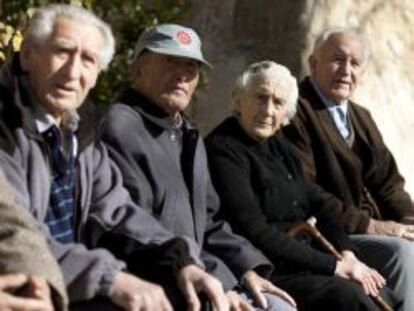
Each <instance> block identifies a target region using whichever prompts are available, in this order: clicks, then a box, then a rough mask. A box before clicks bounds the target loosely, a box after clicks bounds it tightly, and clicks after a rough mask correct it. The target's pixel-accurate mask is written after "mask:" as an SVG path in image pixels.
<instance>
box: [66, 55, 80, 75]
mask: <svg viewBox="0 0 414 311" xmlns="http://www.w3.org/2000/svg"><path fill="white" fill-rule="evenodd" d="M81 69H82V68H81V61H80V57H79V56H78V55H72V56H71V57H68V59H67V61H66V63H65V65H64V73H65V75H66V77H67V78H69V79H71V80H74V79H77V78H79V77H80V74H81Z"/></svg>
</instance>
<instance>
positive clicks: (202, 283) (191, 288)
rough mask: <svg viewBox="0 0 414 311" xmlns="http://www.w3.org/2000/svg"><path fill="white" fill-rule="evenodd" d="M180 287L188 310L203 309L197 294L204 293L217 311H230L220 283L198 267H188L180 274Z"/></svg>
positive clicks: (196, 310)
mask: <svg viewBox="0 0 414 311" xmlns="http://www.w3.org/2000/svg"><path fill="white" fill-rule="evenodd" d="M178 286H179V287H180V289H181V291H182V293H183V294H184V296H185V297H186V299H187V305H188V310H190V311H198V310H200V309H201V305H200V300H199V299H198V296H197V293H201V292H202V293H204V294H206V295H207V297H208V298H209V300H210V301H211V303H212V304H213V306H214V310H216V311H228V310H230V308H229V303H228V301H227V297H226V295H225V293H224V291H223V286H222V285H221V283H220V281H218V280H217V279H216V278H214V277H212V276H211V275H209V274H208V273H206V272H205V271H203V270H202V269H200V268H199V267H197V266H196V265H188V266H186V267H184V268H182V269H181V270H180V272H179V273H178Z"/></svg>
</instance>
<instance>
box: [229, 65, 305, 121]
mask: <svg viewBox="0 0 414 311" xmlns="http://www.w3.org/2000/svg"><path fill="white" fill-rule="evenodd" d="M258 78H267V79H272V80H274V81H276V82H277V83H278V84H280V85H282V86H284V87H286V88H287V90H288V94H287V96H286V98H284V100H285V101H286V103H285V105H286V110H287V112H286V116H285V118H284V119H283V120H282V125H287V124H289V122H290V120H291V119H292V118H293V117H294V116H295V114H296V107H297V101H298V96H299V91H298V85H297V80H296V78H295V77H294V76H293V75H292V74H291V73H290V71H289V69H287V68H286V67H285V66H283V65H280V64H278V63H276V62H274V61H271V60H265V61H261V62H257V63H253V64H251V65H250V66H248V67H247V68H246V69H245V70H244V71H243V72H242V73H241V74H240V75H239V76H238V77H237V79H236V81H235V84H234V87H233V91H232V105H231V106H232V111H233V114H237V112H236V111H235V109H234V108H235V101H236V100H238V99H240V98H242V97H243V92H244V91H245V90H246V88H247V87H248V86H249V84H250V83H251V81H253V80H254V79H258Z"/></svg>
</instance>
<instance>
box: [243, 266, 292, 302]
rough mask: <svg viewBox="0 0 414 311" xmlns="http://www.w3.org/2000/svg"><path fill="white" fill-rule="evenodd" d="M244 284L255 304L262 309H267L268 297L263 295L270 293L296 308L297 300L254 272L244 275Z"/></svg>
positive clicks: (250, 271)
mask: <svg viewBox="0 0 414 311" xmlns="http://www.w3.org/2000/svg"><path fill="white" fill-rule="evenodd" d="M243 283H244V285H245V286H246V288H247V289H248V290H249V291H250V294H251V295H252V297H253V300H254V302H255V303H256V304H257V305H258V306H259V307H260V308H263V309H266V308H267V301H266V297H265V296H264V295H263V293H269V294H272V295H275V296H278V297H280V298H282V299H283V300H285V301H286V302H287V303H289V304H290V305H292V306H293V307H296V302H295V300H294V299H293V298H292V297H291V296H290V295H289V294H288V293H286V292H285V291H284V290H282V289H280V288H278V287H276V286H274V285H273V284H272V283H271V282H269V281H268V280H265V279H264V278H262V277H261V276H259V275H258V274H257V273H256V272H254V271H253V270H249V271H247V272H246V273H244V274H243Z"/></svg>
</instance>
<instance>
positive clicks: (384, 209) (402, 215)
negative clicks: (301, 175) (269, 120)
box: [285, 28, 414, 310]
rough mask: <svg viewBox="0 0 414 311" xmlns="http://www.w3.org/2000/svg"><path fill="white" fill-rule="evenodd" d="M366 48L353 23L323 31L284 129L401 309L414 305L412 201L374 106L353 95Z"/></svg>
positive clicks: (307, 170)
mask: <svg viewBox="0 0 414 311" xmlns="http://www.w3.org/2000/svg"><path fill="white" fill-rule="evenodd" d="M368 56H369V47H368V44H367V42H366V40H365V39H364V38H363V37H362V36H361V35H360V34H358V33H357V32H356V31H354V30H349V29H340V28H335V29H329V30H327V31H325V32H324V33H322V34H321V35H320V36H319V38H318V39H317V40H316V43H315V47H314V50H313V54H312V55H311V57H310V59H309V64H310V70H311V76H310V77H307V78H305V80H304V81H303V82H302V83H301V84H300V100H299V105H298V113H297V116H296V117H295V119H294V120H292V124H291V125H290V126H289V127H288V128H286V130H285V134H286V136H287V137H288V138H289V139H290V140H291V142H292V143H293V144H294V145H295V147H296V150H297V151H298V154H299V155H300V157H301V159H302V161H303V166H304V170H305V174H306V176H307V177H308V178H309V179H310V180H311V181H312V182H314V184H315V185H316V186H317V187H318V189H319V191H320V193H321V194H322V195H323V197H324V198H325V199H326V201H327V203H328V206H329V207H330V208H331V210H332V211H333V212H335V213H336V214H337V215H339V216H340V217H341V218H342V220H343V221H344V224H345V227H346V229H347V231H348V232H349V233H350V234H351V239H352V240H353V241H354V242H356V243H357V244H358V245H359V246H360V249H361V250H362V251H363V253H364V254H363V255H365V257H366V261H367V262H368V263H369V264H370V265H371V266H373V267H374V268H376V269H377V270H378V271H380V273H382V274H383V275H384V276H385V277H386V279H387V280H388V286H389V287H391V288H393V289H394V290H395V292H396V293H397V294H399V295H400V296H401V297H400V298H401V299H402V300H404V305H403V308H402V309H401V310H414V270H413V269H412V267H411V265H412V262H413V260H414V244H413V240H414V226H412V225H410V224H409V223H410V222H411V223H412V220H413V216H414V207H413V204H412V201H411V198H410V196H409V195H408V193H407V192H406V191H405V190H404V179H403V178H402V176H401V175H400V173H399V171H398V168H397V165H396V163H395V160H394V158H393V156H392V154H391V152H390V151H389V150H388V148H387V147H386V145H385V144H384V141H383V140H382V137H381V134H380V132H379V130H378V128H377V126H376V124H375V122H374V120H373V119H372V118H371V115H370V113H369V112H368V111H367V110H366V109H365V108H363V107H361V106H359V105H357V104H355V103H354V102H352V101H351V100H350V97H351V95H352V94H353V92H354V90H355V88H356V87H357V86H358V83H359V81H360V78H361V76H362V74H363V72H364V69H365V67H366V63H367V59H368Z"/></svg>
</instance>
